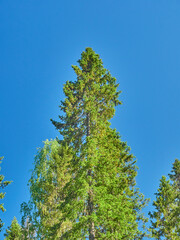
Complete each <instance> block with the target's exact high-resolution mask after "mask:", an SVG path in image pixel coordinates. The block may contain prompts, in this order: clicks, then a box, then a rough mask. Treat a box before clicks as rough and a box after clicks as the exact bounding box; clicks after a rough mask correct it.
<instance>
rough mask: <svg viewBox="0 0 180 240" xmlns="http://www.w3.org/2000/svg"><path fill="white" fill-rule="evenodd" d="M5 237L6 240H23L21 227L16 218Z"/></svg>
mask: <svg viewBox="0 0 180 240" xmlns="http://www.w3.org/2000/svg"><path fill="white" fill-rule="evenodd" d="M4 236H5V240H22V232H21V226H20V225H19V223H18V221H17V219H16V218H15V217H14V219H13V220H12V223H11V226H9V227H8V228H7V229H6V233H5V234H4Z"/></svg>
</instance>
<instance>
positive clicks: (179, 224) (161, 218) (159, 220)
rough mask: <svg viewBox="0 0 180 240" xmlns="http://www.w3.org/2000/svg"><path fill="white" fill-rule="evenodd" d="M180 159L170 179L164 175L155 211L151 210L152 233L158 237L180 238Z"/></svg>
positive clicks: (168, 239) (174, 239) (157, 194)
mask: <svg viewBox="0 0 180 240" xmlns="http://www.w3.org/2000/svg"><path fill="white" fill-rule="evenodd" d="M179 175H180V161H179V160H177V159H176V160H175V162H174V164H173V170H172V173H171V174H169V177H170V179H169V180H167V179H166V177H165V176H163V177H162V178H161V180H160V186H159V189H158V192H157V193H155V195H156V200H155V201H154V202H153V206H154V207H155V211H154V212H150V213H149V215H150V217H151V219H152V220H151V227H150V230H151V233H152V237H154V238H156V239H167V240H178V239H180V217H179V216H180V188H179V186H180V185H179V180H180V178H179Z"/></svg>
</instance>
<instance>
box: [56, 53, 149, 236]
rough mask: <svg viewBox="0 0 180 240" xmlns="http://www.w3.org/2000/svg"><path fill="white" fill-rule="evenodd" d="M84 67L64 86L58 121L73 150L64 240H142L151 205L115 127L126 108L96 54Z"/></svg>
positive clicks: (88, 56) (62, 206)
mask: <svg viewBox="0 0 180 240" xmlns="http://www.w3.org/2000/svg"><path fill="white" fill-rule="evenodd" d="M78 63H79V65H80V67H78V66H72V67H73V69H74V71H75V73H76V75H77V80H76V81H74V82H72V81H68V82H66V84H65V85H64V93H65V95H66V98H65V100H64V101H62V102H61V105H60V108H61V111H62V112H63V113H62V114H61V115H60V116H59V118H60V122H58V121H53V120H52V122H53V124H54V125H55V127H56V128H57V129H58V130H59V132H60V134H61V135H62V136H63V142H64V143H66V144H67V145H68V146H69V147H71V149H72V157H71V159H70V162H69V166H68V168H67V170H68V174H69V175H70V176H71V178H70V179H69V181H68V183H67V184H65V185H64V188H63V192H64V193H65V201H63V202H62V203H61V204H60V205H59V210H60V212H62V218H61V220H60V222H59V223H60V224H59V228H60V229H61V228H62V224H61V222H62V223H63V220H64V219H70V220H71V222H72V228H71V229H69V230H67V231H66V232H65V233H64V234H63V235H62V239H86V237H87V236H88V238H89V239H90V240H91V239H107V240H109V239H127V240H130V239H141V238H142V237H143V236H144V233H143V231H141V230H142V228H141V230H140V228H139V226H140V225H139V224H140V222H141V221H142V223H144V222H145V221H146V220H145V218H144V217H143V215H141V213H140V212H141V209H142V207H144V205H145V201H144V199H143V195H142V194H141V193H140V192H139V191H138V189H136V187H135V185H136V182H135V177H136V175H137V167H136V165H135V163H136V160H135V159H134V156H133V155H132V154H131V153H130V148H129V147H128V146H127V144H126V143H125V142H122V141H121V139H120V136H119V134H118V133H117V131H116V129H112V128H111V127H110V122H109V121H110V119H111V118H112V117H113V116H114V114H115V106H117V105H119V104H121V102H120V101H119V99H118V98H119V94H120V92H119V91H117V88H118V84H117V83H116V79H115V78H114V77H112V76H111V74H110V72H109V71H108V70H106V69H105V68H104V67H103V64H102V60H101V59H100V58H99V55H98V54H96V53H95V52H94V51H93V50H92V49H91V48H87V49H86V50H85V51H84V52H83V53H82V55H81V59H80V60H79V61H78Z"/></svg>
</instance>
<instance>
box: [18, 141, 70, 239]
mask: <svg viewBox="0 0 180 240" xmlns="http://www.w3.org/2000/svg"><path fill="white" fill-rule="evenodd" d="M70 158H71V150H70V149H69V148H67V147H66V145H63V144H59V143H58V142H57V141H56V140H51V141H48V140H47V141H45V142H44V147H43V148H39V150H38V154H37V155H36V157H35V162H34V169H33V172H32V175H31V178H30V181H29V186H30V194H31V198H30V202H29V203H28V204H25V203H24V204H23V205H22V208H21V209H22V212H23V218H22V224H23V226H24V225H25V221H26V220H27V218H28V219H29V223H30V226H31V235H33V234H36V239H59V238H60V237H61V235H62V233H63V232H64V231H66V230H67V229H69V228H71V223H70V221H68V219H64V220H63V222H61V228H59V224H60V220H61V215H62V213H61V211H60V209H59V205H60V203H61V202H62V201H63V200H64V192H63V191H62V189H63V186H64V185H65V184H66V182H68V181H69V178H70V175H69V174H68V172H67V163H68V161H69V159H70ZM26 229H27V228H26Z"/></svg>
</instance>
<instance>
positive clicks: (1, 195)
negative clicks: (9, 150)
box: [0, 157, 11, 232]
mask: <svg viewBox="0 0 180 240" xmlns="http://www.w3.org/2000/svg"><path fill="white" fill-rule="evenodd" d="M2 159H3V157H0V164H1V162H2ZM0 170H1V168H0ZM10 183H11V182H10V181H4V176H3V175H0V189H1V190H2V189H4V188H5V187H6V186H7V185H8V184H10ZM4 196H5V193H4V192H0V199H3V198H4ZM0 210H1V211H3V212H4V211H5V208H4V205H3V203H1V204H0ZM3 225H4V224H3V222H2V220H1V218H0V232H1V230H2V226H3Z"/></svg>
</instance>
